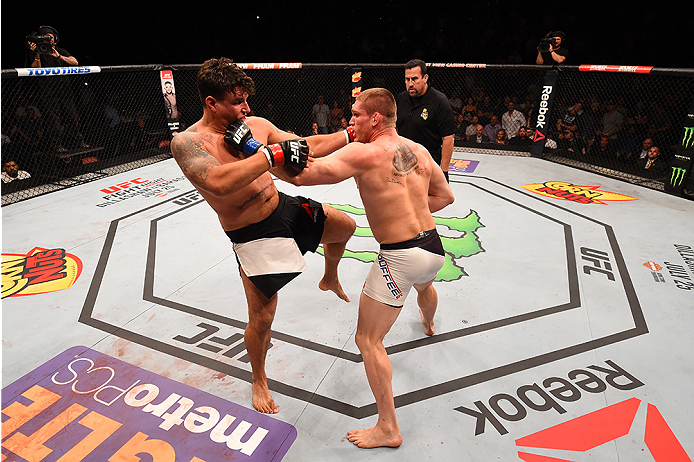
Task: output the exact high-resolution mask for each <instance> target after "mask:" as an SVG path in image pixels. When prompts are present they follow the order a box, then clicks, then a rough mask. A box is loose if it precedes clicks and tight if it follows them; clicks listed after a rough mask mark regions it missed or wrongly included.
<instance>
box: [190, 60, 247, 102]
mask: <svg viewBox="0 0 694 462" xmlns="http://www.w3.org/2000/svg"><path fill="white" fill-rule="evenodd" d="M197 85H198V94H199V95H200V102H201V103H202V105H203V106H204V105H205V99H206V98H207V97H208V96H212V97H213V98H215V99H217V100H219V101H223V100H224V98H226V96H227V94H229V93H236V92H237V90H238V89H240V90H241V91H242V92H244V93H248V94H249V95H255V83H254V82H253V79H251V78H250V77H249V76H248V75H246V73H245V72H244V71H243V69H241V68H240V67H239V66H237V65H236V63H234V61H233V60H231V59H229V58H212V59H208V60H207V61H205V62H204V63H202V66H200V70H198V76H197Z"/></svg>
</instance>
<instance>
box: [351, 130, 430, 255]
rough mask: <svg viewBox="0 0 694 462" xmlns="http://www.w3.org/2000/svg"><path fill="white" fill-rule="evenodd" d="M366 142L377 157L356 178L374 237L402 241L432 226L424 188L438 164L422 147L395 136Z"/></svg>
mask: <svg viewBox="0 0 694 462" xmlns="http://www.w3.org/2000/svg"><path fill="white" fill-rule="evenodd" d="M366 146H369V148H370V149H372V150H373V152H372V154H373V155H374V156H375V157H378V159H375V160H374V166H373V168H369V169H368V170H367V171H366V172H364V173H362V174H361V175H359V176H358V177H357V178H356V181H357V185H358V187H359V193H360V195H361V197H362V202H363V204H364V208H365V209H366V213H367V217H368V220H369V225H370V227H371V231H372V232H373V235H374V237H375V238H376V240H377V241H378V242H379V243H382V244H384V243H396V242H402V241H406V240H408V239H411V238H413V237H414V236H416V235H417V234H418V233H419V232H421V231H426V230H429V229H432V228H434V226H435V224H434V220H433V218H432V216H431V213H430V212H429V203H428V192H429V181H430V178H431V174H432V168H438V165H436V164H435V163H434V161H433V160H432V159H431V156H430V155H429V153H428V152H427V151H426V149H423V148H422V146H421V145H419V144H416V143H413V142H412V141H410V140H407V139H405V138H403V137H398V136H396V137H394V138H393V139H391V140H384V141H383V142H382V143H381V142H372V143H369V144H367V145H366Z"/></svg>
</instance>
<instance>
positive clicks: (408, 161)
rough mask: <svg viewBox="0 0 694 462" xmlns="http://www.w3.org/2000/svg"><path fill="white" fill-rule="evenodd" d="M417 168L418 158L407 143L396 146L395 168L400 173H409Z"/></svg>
mask: <svg viewBox="0 0 694 462" xmlns="http://www.w3.org/2000/svg"><path fill="white" fill-rule="evenodd" d="M416 166H417V156H416V155H415V153H414V152H412V149H410V148H409V147H408V146H407V145H406V144H405V143H401V144H398V145H397V146H395V154H394V155H393V167H395V170H397V171H398V172H403V173H404V172H407V171H410V170H412V169H413V168H414V167H416Z"/></svg>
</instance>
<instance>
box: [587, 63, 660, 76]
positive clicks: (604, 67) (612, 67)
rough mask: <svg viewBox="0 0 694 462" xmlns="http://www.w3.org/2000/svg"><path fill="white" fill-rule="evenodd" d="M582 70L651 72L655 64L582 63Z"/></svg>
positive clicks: (631, 72) (630, 72)
mask: <svg viewBox="0 0 694 462" xmlns="http://www.w3.org/2000/svg"><path fill="white" fill-rule="evenodd" d="M578 70H579V71H582V72H623V73H628V74H650V73H651V71H652V70H653V66H619V65H611V64H581V65H580V66H578Z"/></svg>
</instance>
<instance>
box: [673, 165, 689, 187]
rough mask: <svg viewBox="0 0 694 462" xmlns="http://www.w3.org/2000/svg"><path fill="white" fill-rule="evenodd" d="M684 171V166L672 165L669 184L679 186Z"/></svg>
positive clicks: (685, 171)
mask: <svg viewBox="0 0 694 462" xmlns="http://www.w3.org/2000/svg"><path fill="white" fill-rule="evenodd" d="M686 173H687V169H686V168H680V167H672V175H671V176H670V186H672V187H673V188H675V187H678V186H680V185H681V184H682V180H684V175H685V174H686Z"/></svg>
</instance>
